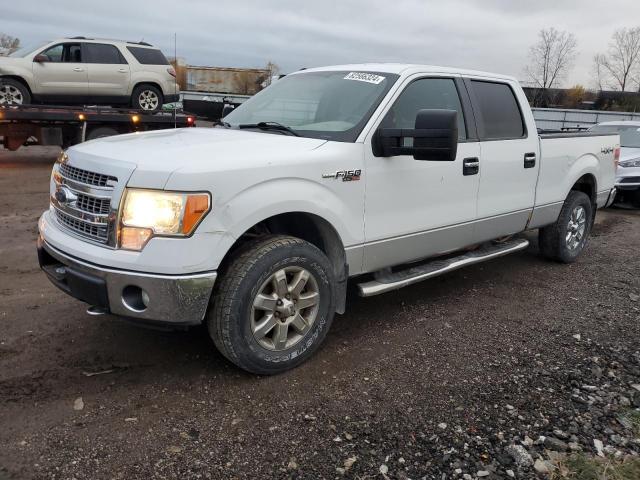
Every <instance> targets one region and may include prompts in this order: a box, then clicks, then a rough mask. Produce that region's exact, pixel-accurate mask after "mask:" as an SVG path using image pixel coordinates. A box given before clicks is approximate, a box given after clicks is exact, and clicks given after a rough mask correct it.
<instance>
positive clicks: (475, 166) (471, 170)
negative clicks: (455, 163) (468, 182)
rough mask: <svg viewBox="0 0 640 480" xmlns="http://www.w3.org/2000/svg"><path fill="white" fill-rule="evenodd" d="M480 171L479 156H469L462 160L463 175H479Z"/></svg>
mask: <svg viewBox="0 0 640 480" xmlns="http://www.w3.org/2000/svg"><path fill="white" fill-rule="evenodd" d="M479 171H480V160H479V159H478V157H469V158H465V159H464V160H462V174H463V175H465V176H466V175H477V174H478V172H479Z"/></svg>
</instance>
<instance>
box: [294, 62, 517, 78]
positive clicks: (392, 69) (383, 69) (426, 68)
mask: <svg viewBox="0 0 640 480" xmlns="http://www.w3.org/2000/svg"><path fill="white" fill-rule="evenodd" d="M334 70H336V71H360V72H362V71H365V72H378V73H393V74H396V75H403V76H408V75H412V74H415V73H444V74H450V75H465V76H470V77H485V78H493V79H499V80H508V81H512V82H517V79H516V78H515V77H510V76H508V75H501V74H497V73H489V72H481V71H476V70H466V69H463V68H454V67H439V66H436V65H419V64H411V63H356V64H348V65H332V66H327V67H317V68H308V69H305V70H302V71H301V72H326V71H334ZM296 73H298V72H296Z"/></svg>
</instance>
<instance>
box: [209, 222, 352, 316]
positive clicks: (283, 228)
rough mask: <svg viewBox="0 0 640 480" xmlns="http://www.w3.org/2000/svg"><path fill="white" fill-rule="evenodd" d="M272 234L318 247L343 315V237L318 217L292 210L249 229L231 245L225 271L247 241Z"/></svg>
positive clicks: (223, 265) (345, 267)
mask: <svg viewBox="0 0 640 480" xmlns="http://www.w3.org/2000/svg"><path fill="white" fill-rule="evenodd" d="M269 234H281V235H290V236H293V237H297V238H300V239H302V240H305V241H307V242H309V243H311V244H312V245H315V246H316V247H318V248H319V249H320V250H321V251H322V252H323V253H324V254H325V255H326V256H327V258H328V259H329V261H330V263H331V265H332V267H333V272H334V275H335V278H336V286H335V294H336V311H337V312H338V313H344V311H345V303H346V291H347V278H348V277H349V271H348V270H349V266H348V264H347V258H346V252H345V248H344V244H343V242H342V239H341V238H340V234H339V233H338V231H337V230H336V229H335V228H334V227H333V225H332V224H331V223H330V222H329V221H327V220H325V219H324V218H322V217H320V216H319V215H316V214H313V213H309V212H302V211H293V212H286V213H280V214H277V215H273V216H270V217H267V218H265V219H263V220H261V221H259V222H257V223H256V224H254V225H253V226H252V227H250V228H249V229H247V230H246V231H245V232H244V233H243V234H242V235H240V236H239V237H238V238H237V240H236V241H235V242H234V243H233V244H232V245H231V247H230V248H229V250H228V251H227V252H226V254H225V256H224V257H223V259H222V262H221V263H220V267H219V270H221V271H224V270H225V268H226V266H227V265H228V264H229V262H230V261H231V259H232V258H233V256H234V253H235V252H236V251H237V250H238V249H239V248H240V247H242V246H243V245H245V244H246V243H247V242H249V241H251V240H252V239H255V238H257V237H260V236H264V235H269Z"/></svg>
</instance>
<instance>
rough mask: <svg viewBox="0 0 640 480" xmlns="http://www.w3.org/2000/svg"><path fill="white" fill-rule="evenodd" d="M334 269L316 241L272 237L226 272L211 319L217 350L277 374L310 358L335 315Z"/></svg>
mask: <svg viewBox="0 0 640 480" xmlns="http://www.w3.org/2000/svg"><path fill="white" fill-rule="evenodd" d="M333 285H334V279H333V271H332V268H331V264H330V263H329V260H328V259H327V257H326V256H325V255H324V253H322V252H321V251H320V250H319V249H318V248H316V247H315V246H314V245H312V244H310V243H308V242H305V241H304V240H301V239H298V238H294V237H287V236H270V237H266V238H264V239H261V240H258V241H256V242H255V243H252V244H250V245H247V246H246V247H244V248H243V249H241V250H240V251H238V252H237V253H236V254H235V258H234V259H233V260H232V262H231V263H230V265H229V267H228V268H227V269H226V270H225V272H224V273H223V274H222V276H221V278H220V280H219V283H218V285H217V286H216V289H215V292H214V295H213V305H212V309H211V310H210V312H209V314H208V318H207V325H208V328H209V333H210V335H211V337H212V339H213V341H214V343H215V345H216V346H217V347H218V350H220V352H221V353H222V354H223V355H224V356H225V357H227V358H228V359H229V360H231V361H232V362H233V363H235V364H236V365H238V366H239V367H240V368H243V369H245V370H247V371H249V372H252V373H257V374H265V375H270V374H275V373H280V372H283V371H285V370H289V369H291V368H293V367H295V366H297V365H299V364H300V363H302V362H304V361H305V360H306V359H307V358H309V357H310V356H311V355H312V354H313V353H314V352H315V350H316V349H317V348H318V347H319V345H320V344H321V343H322V341H323V339H324V337H325V335H326V333H327V331H328V330H329V326H330V325H331V322H332V320H333V314H334V311H335V303H334V302H335V300H334V295H333V290H334V289H333Z"/></svg>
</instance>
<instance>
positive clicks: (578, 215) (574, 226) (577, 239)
mask: <svg viewBox="0 0 640 480" xmlns="http://www.w3.org/2000/svg"><path fill="white" fill-rule="evenodd" d="M586 229H587V212H586V211H585V209H584V207H583V206H581V205H578V206H577V207H575V208H574V209H573V210H572V211H571V217H570V218H569V223H568V225H567V236H566V238H565V241H566V243H567V247H568V248H569V250H575V249H576V248H578V246H579V245H580V244H581V243H582V240H583V239H584V233H585V231H586Z"/></svg>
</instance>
